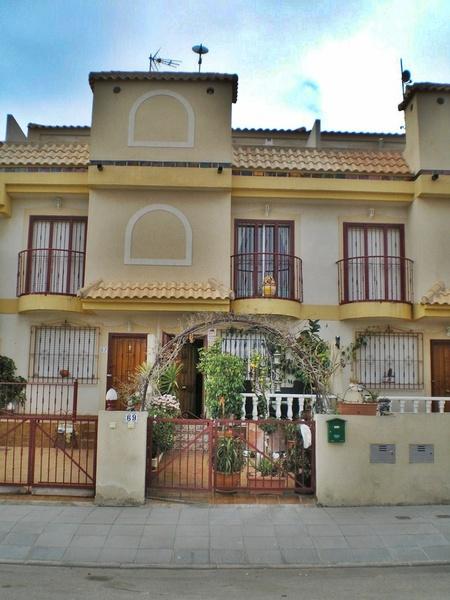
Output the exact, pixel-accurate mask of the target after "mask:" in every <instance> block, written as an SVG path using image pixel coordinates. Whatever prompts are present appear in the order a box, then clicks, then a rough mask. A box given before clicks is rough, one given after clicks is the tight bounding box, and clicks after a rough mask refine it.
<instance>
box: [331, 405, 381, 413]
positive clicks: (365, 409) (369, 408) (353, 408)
mask: <svg viewBox="0 0 450 600" xmlns="http://www.w3.org/2000/svg"><path fill="white" fill-rule="evenodd" d="M377 410H378V404H377V403H376V402H361V403H360V402H358V403H357V402H338V403H337V411H338V414H340V415H365V416H375V415H376V414H377Z"/></svg>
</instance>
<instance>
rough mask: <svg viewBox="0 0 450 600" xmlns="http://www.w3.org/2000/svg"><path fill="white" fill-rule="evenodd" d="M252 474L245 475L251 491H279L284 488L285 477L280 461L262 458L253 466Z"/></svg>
mask: <svg viewBox="0 0 450 600" xmlns="http://www.w3.org/2000/svg"><path fill="white" fill-rule="evenodd" d="M253 468H254V470H253V472H252V471H249V474H248V475H247V481H248V487H249V488H251V489H272V490H273V489H280V488H285V487H286V477H285V473H284V469H283V465H282V462H281V461H280V459H273V460H270V459H269V458H267V457H266V456H263V457H262V458H260V459H259V461H258V462H256V463H255V464H254V465H253Z"/></svg>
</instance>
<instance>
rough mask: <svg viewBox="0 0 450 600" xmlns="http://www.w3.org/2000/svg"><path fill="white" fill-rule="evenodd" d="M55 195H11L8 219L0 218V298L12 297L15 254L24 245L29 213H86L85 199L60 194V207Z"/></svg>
mask: <svg viewBox="0 0 450 600" xmlns="http://www.w3.org/2000/svg"><path fill="white" fill-rule="evenodd" d="M56 196H59V194H56V193H55V195H38V196H36V195H35V196H27V197H22V198H14V200H13V202H12V207H13V211H12V215H11V218H10V219H0V256H1V269H0V274H1V276H0V298H15V297H16V286H17V265H18V255H19V252H20V251H21V250H26V248H27V247H28V229H29V222H30V216H32V215H46V216H48V215H51V216H58V217H62V216H77V217H81V216H87V214H88V200H87V198H82V197H80V198H76V197H70V198H69V197H63V200H62V206H61V208H57V207H56V203H55V197H56Z"/></svg>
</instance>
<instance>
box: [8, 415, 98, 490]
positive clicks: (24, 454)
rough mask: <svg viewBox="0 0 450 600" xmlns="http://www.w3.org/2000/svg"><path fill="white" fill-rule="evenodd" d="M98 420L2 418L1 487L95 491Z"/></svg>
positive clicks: (81, 418)
mask: <svg viewBox="0 0 450 600" xmlns="http://www.w3.org/2000/svg"><path fill="white" fill-rule="evenodd" d="M96 458H97V417H77V418H74V417H70V418H61V417H59V416H45V417H41V416H30V415H27V416H20V415H1V416H0V486H20V487H22V486H24V487H27V488H28V491H31V489H32V488H38V487H50V488H66V487H67V488H81V489H91V490H93V489H94V488H95V478H96Z"/></svg>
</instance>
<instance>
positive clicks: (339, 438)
mask: <svg viewBox="0 0 450 600" xmlns="http://www.w3.org/2000/svg"><path fill="white" fill-rule="evenodd" d="M345 423H346V421H344V419H330V420H329V421H327V427H328V443H329V444H343V443H344V442H345Z"/></svg>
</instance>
